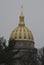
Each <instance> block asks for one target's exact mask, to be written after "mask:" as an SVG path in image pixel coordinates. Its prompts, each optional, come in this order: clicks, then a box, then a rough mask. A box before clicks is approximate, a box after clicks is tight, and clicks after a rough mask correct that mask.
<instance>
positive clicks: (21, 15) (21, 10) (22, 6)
mask: <svg viewBox="0 0 44 65" xmlns="http://www.w3.org/2000/svg"><path fill="white" fill-rule="evenodd" d="M21 16H23V5H21Z"/></svg>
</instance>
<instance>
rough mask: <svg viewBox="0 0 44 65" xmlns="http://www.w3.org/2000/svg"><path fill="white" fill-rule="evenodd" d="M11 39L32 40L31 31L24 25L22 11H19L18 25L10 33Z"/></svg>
mask: <svg viewBox="0 0 44 65" xmlns="http://www.w3.org/2000/svg"><path fill="white" fill-rule="evenodd" d="M21 8H22V9H23V7H21ZM10 38H11V39H15V40H29V41H33V35H32V32H31V31H30V30H29V29H28V28H27V27H26V26H25V23H24V15H23V11H21V15H20V21H19V25H18V27H17V28H16V29H14V30H13V31H12V33H11V35H10Z"/></svg>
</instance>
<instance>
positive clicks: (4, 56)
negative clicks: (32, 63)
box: [0, 38, 19, 65]
mask: <svg viewBox="0 0 44 65" xmlns="http://www.w3.org/2000/svg"><path fill="white" fill-rule="evenodd" d="M14 48H15V40H14V39H12V40H9V44H8V46H6V42H5V39H4V38H0V65H1V64H4V65H13V61H14V62H15V60H16V59H17V58H18V57H17V58H16V57H15V55H16V54H18V53H19V49H18V50H15V49H14Z"/></svg>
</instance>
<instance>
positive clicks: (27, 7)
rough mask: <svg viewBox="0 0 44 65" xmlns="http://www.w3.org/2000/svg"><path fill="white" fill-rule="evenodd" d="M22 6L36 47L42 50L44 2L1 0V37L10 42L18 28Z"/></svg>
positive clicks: (43, 39) (40, 0) (39, 0)
mask: <svg viewBox="0 0 44 65" xmlns="http://www.w3.org/2000/svg"><path fill="white" fill-rule="evenodd" d="M21 5H23V9H24V16H25V24H26V26H27V27H28V28H29V29H30V30H31V31H32V33H33V36H34V41H35V47H37V48H41V47H43V46H44V0H0V37H1V36H4V37H5V38H6V40H8V39H9V36H10V33H11V32H12V30H13V29H14V28H16V27H17V26H18V23H19V15H20V11H21Z"/></svg>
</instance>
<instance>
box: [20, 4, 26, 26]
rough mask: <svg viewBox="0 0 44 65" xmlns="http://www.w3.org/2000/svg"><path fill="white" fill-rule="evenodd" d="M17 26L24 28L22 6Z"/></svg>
mask: <svg viewBox="0 0 44 65" xmlns="http://www.w3.org/2000/svg"><path fill="white" fill-rule="evenodd" d="M19 26H25V24H24V15H23V5H22V6H21V14H20V21H19Z"/></svg>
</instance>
